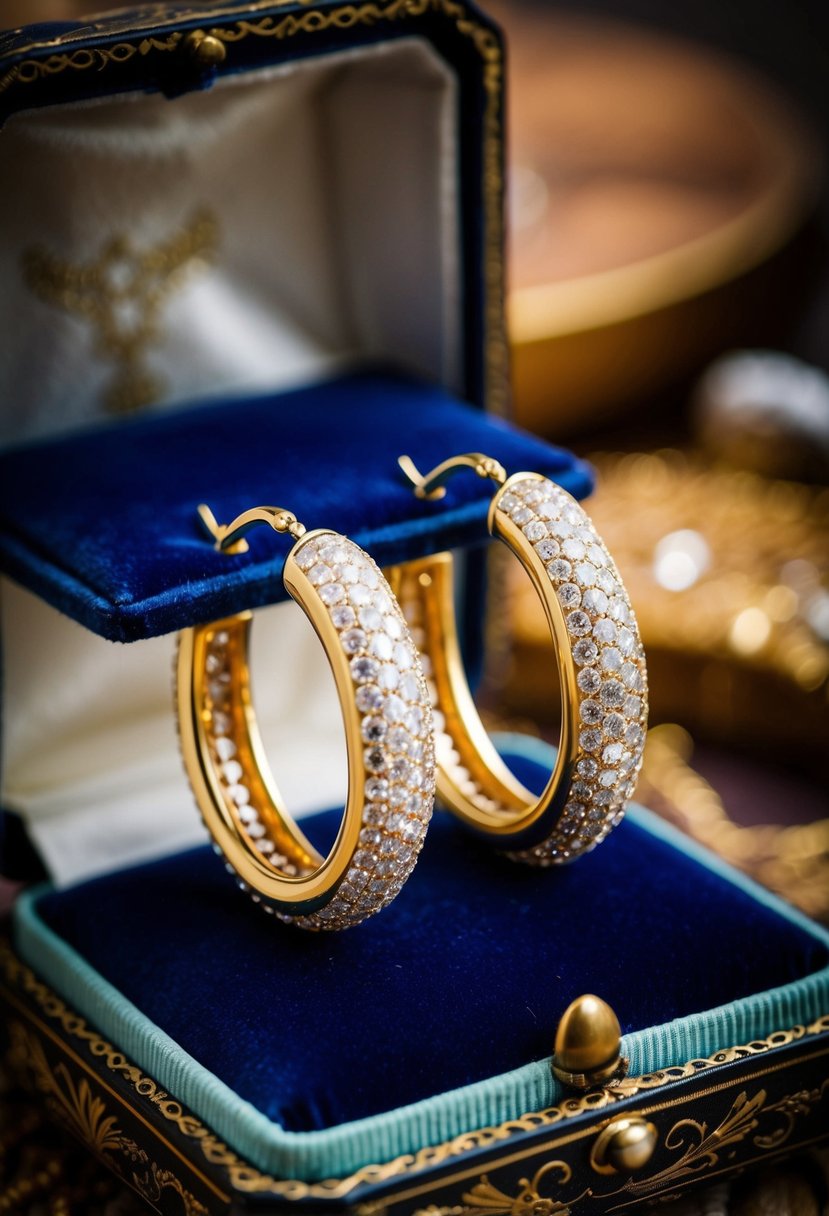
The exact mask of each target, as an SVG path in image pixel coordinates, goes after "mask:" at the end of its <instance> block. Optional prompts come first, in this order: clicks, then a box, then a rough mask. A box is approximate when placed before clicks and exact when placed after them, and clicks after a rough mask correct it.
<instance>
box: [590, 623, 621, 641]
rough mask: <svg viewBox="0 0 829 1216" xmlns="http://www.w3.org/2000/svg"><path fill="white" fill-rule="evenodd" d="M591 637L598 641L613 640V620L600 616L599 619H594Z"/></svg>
mask: <svg viewBox="0 0 829 1216" xmlns="http://www.w3.org/2000/svg"><path fill="white" fill-rule="evenodd" d="M593 637H594V638H597V639H598V641H600V642H613V641H615V640H616V626H615V625H614V624H613V621H610V620H608V618H607V617H602V619H601V620H599V621H596V624H595V625H594V626H593Z"/></svg>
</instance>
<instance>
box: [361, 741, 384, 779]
mask: <svg viewBox="0 0 829 1216" xmlns="http://www.w3.org/2000/svg"><path fill="white" fill-rule="evenodd" d="M363 763H364V764H365V766H366V768H367V769H368V771H369V772H370V773H382V772H383V771H384V769H385V767H386V757H385V755H384V753H383V752H382V751H381V750H380V748H379V747H370V748H369V749H368V751H367V752H366V753H365V754H364V756H363Z"/></svg>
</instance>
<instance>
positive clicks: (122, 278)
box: [22, 210, 219, 414]
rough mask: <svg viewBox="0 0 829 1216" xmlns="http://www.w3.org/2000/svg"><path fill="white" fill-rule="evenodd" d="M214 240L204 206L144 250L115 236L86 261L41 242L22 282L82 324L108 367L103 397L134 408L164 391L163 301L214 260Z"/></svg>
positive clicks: (108, 405) (107, 403) (117, 408)
mask: <svg viewBox="0 0 829 1216" xmlns="http://www.w3.org/2000/svg"><path fill="white" fill-rule="evenodd" d="M218 243H219V226H218V223H217V221H216V219H215V217H214V216H212V215H211V214H210V213H209V212H208V211H204V210H202V211H198V212H196V213H195V214H194V215H192V216H191V218H190V219H189V220H188V221H187V223H186V224H185V225H184V227H182V228H181V229H180V230H179V231H178V232H175V233H173V235H172V236H169V237H167V238H166V239H164V240H162V241H159V242H157V243H156V244H154V245H151V246H148V247H146V248H143V249H142V248H139V247H137V246H136V244H135V243H134V242H133V241H132V239H131V238H130V237H129V236H128V235H127V234H124V233H118V234H116V235H115V236H112V237H110V238H109V239H108V240H107V241H106V242H105V243H104V244H103V246H102V248H101V251H100V253H99V254H98V255H97V256H95V257H92V258H90V259H89V260H87V261H83V262H73V261H69V260H68V259H66V258H63V257H61V256H60V255H59V254H57V253H53V252H51V251H50V250H48V249H46V248H44V247H42V246H33V247H32V248H30V249H27V250H26V251H25V252H24V254H23V267H22V268H23V278H24V280H25V282H26V284H27V286H28V287H29V288H30V289H31V290H32V291H33V292H34V294H35V295H36V296H37V297H38V299H39V300H42V301H43V302H44V303H45V304H50V305H53V306H54V307H55V308H60V309H61V310H62V311H63V312H67V313H70V314H71V315H72V316H74V317H76V318H78V319H79V320H81V321H84V322H86V323H87V324H88V326H89V328H90V329H91V331H92V340H93V344H94V349H95V352H96V354H97V355H98V357H99V358H100V359H102V360H105V361H106V362H108V363H111V364H112V365H113V367H114V374H113V376H112V379H111V380H110V382H109V384H108V386H107V387H106V389H105V392H104V397H103V405H104V407H105V409H106V410H107V411H108V412H109V413H112V414H127V413H131V412H132V411H133V410H137V409H140V408H141V407H142V406H145V405H150V404H152V403H153V402H154V401H157V400H158V399H159V398H160V397H161V396H162V394H163V392H164V389H165V382H164V379H163V377H162V376H160V375H159V374H157V373H156V372H154V371H153V369H152V365H151V361H150V355H151V352H152V349H153V347H155V346H157V345H159V344H160V342H161V340H162V337H163V333H162V321H163V312H164V305H165V303H166V301H167V300H168V299H169V297H170V296H171V295H172V294H173V293H174V292H176V291H178V290H180V289H181V288H182V287H183V286H184V284H185V283H186V282H187V281H188V280H189V279H190V278H191V277H192V276H193V275H195V274H197V273H198V272H199V271H203V270H204V269H205V268H206V267H207V265H208V264H209V263H211V262H212V261H214V259H215V257H216V250H217V248H218Z"/></svg>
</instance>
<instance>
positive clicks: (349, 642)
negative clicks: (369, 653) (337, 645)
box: [340, 629, 368, 654]
mask: <svg viewBox="0 0 829 1216" xmlns="http://www.w3.org/2000/svg"><path fill="white" fill-rule="evenodd" d="M367 641H368V638H367V637H366V634H365V633H364V632H363V630H362V629H349V630H348V631H347V632H346V633H344V634H343V635H342V637H341V638H340V642H341V643H342V648H343V650H344V651H345V653H346V654H356V653H357V652H358V651H359V650H365V647H366V642H367Z"/></svg>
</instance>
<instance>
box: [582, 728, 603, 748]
mask: <svg viewBox="0 0 829 1216" xmlns="http://www.w3.org/2000/svg"><path fill="white" fill-rule="evenodd" d="M601 745H602V732H601V731H600V730H583V731H581V733H580V734H579V747H580V748H581V749H582V750H583V751H585V752H595V751H598V750H599V748H600V747H601Z"/></svg>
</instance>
